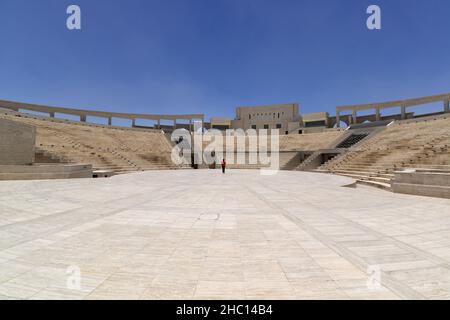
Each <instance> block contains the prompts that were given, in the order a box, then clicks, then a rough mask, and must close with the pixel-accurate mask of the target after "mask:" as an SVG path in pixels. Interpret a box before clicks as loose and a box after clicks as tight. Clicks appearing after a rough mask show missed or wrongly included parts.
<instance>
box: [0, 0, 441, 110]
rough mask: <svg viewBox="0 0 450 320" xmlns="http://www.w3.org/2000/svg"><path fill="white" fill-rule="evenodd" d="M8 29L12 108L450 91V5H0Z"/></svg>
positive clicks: (434, 1)
mask: <svg viewBox="0 0 450 320" xmlns="http://www.w3.org/2000/svg"><path fill="white" fill-rule="evenodd" d="M70 4H77V5H79V6H80V7H81V9H82V30H81V31H69V30H68V29H67V28H66V18H67V14H66V8H67V6H68V5H70ZM370 4H378V5H379V6H380V7H381V9H382V30H380V31H369V30H368V29H367V27H366V19H367V17H368V15H367V14H366V9H367V7H368V5H370ZM0 21H1V26H0V41H1V42H0V43H1V46H2V47H1V50H0V70H1V73H0V74H1V76H0V99H5V100H17V101H24V102H32V103H41V104H48V105H57V106H69V107H77V108H88V109H100V110H110V111H123V112H139V113H205V114H206V116H207V117H208V118H209V117H210V116H229V117H234V108H235V107H236V106H239V105H259V104H272V103H288V102H299V103H300V105H301V112H302V113H306V112H316V111H328V112H330V113H331V114H334V110H335V106H336V105H341V104H353V103H365V102H374V101H384V100H392V99H399V98H409V97H415V96H423V95H431V94H438V93H444V92H450V1H448V0H420V1H419V0H371V1H366V0H327V1H325V0H309V1H303V0H289V1H288V0H95V1H93V0H71V1H65V0H39V1H32V0H0Z"/></svg>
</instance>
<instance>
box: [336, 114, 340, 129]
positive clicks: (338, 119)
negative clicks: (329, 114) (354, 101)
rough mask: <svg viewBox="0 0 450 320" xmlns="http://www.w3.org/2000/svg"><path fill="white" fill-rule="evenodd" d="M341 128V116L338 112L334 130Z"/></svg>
mask: <svg viewBox="0 0 450 320" xmlns="http://www.w3.org/2000/svg"><path fill="white" fill-rule="evenodd" d="M340 127H341V115H340V114H339V111H337V112H336V128H340Z"/></svg>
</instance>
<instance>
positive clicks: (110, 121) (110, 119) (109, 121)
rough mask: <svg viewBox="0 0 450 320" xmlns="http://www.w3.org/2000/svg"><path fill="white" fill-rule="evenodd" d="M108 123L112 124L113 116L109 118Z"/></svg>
mask: <svg viewBox="0 0 450 320" xmlns="http://www.w3.org/2000/svg"><path fill="white" fill-rule="evenodd" d="M108 125H109V126H112V118H111V117H109V118H108Z"/></svg>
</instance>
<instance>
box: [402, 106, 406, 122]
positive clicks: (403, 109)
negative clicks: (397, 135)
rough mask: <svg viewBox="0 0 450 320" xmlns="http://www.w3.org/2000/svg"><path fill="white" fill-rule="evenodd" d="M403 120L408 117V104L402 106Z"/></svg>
mask: <svg viewBox="0 0 450 320" xmlns="http://www.w3.org/2000/svg"><path fill="white" fill-rule="evenodd" d="M401 113H402V120H405V119H406V106H401Z"/></svg>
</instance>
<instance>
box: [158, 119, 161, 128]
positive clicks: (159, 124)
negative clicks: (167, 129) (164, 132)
mask: <svg viewBox="0 0 450 320" xmlns="http://www.w3.org/2000/svg"><path fill="white" fill-rule="evenodd" d="M158 129H161V119H158Z"/></svg>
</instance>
